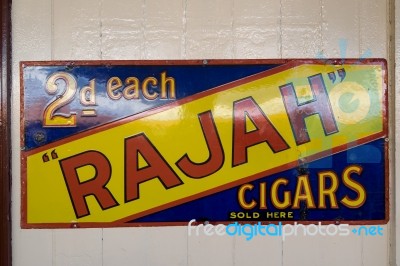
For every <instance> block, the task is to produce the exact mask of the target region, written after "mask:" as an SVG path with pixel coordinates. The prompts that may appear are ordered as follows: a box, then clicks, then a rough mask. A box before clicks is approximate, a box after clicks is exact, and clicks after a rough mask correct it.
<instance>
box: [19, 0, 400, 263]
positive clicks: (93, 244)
mask: <svg viewBox="0 0 400 266" xmlns="http://www.w3.org/2000/svg"><path fill="white" fill-rule="evenodd" d="M388 1H389V0H335V1H332V0H302V1H301V0H14V1H13V6H12V22H13V32H12V34H13V88H12V89H13V94H12V108H13V110H12V112H13V114H12V123H13V125H12V136H13V139H12V145H13V158H12V173H13V188H12V194H13V196H12V200H13V205H12V219H13V233H12V237H13V242H12V247H13V265H16V266H20V265H21V266H25V265H35V266H36V265H38V266H47V265H96V266H97V265H110V266H111V265H115V266H119V265H190V266H192V265H207V266H211V265H218V266H220V265H285V266H287V265H318V266H319V265H371V266H379V265H389V263H390V262H391V260H393V262H392V265H394V259H395V257H396V256H395V255H394V253H393V251H394V250H395V248H394V243H395V241H394V239H392V238H393V237H392V236H393V235H395V233H394V231H393V230H392V228H394V217H392V218H391V223H390V224H388V225H385V226H384V233H385V234H384V236H383V237H358V236H349V237H345V238H344V237H319V238H317V237H307V238H306V237H297V238H294V237H292V238H289V239H286V240H285V241H283V240H282V239H281V238H271V237H270V238H261V237H256V238H254V239H253V240H251V241H245V240H244V239H243V238H240V237H237V238H236V237H235V238H232V237H224V238H221V237H205V236H203V237H193V236H192V237H188V236H187V228H186V227H184V226H182V227H151V228H115V229H76V230H61V229H57V230H21V229H20V225H19V220H20V174H19V173H20V162H19V156H20V154H19V149H18V147H19V146H20V144H19V132H20V131H19V126H20V125H19V122H20V119H19V102H20V101H19V100H20V98H19V97H20V90H19V68H18V64H19V61H22V60H74V59H79V60H83V59H85V60H86V59H87V60H99V59H211V58H219V59H226V58H227V59H235V58H263V59H266V58H305V57H306V58H315V57H317V55H318V54H323V55H324V56H325V57H356V58H357V57H360V56H363V55H368V56H370V57H371V56H372V57H380V58H388V53H389V50H388V42H389V41H388V40H389V38H388V35H389V23H388V15H389V9H388V6H389V4H388ZM399 25H400V24H399ZM398 35H400V34H398ZM399 43H400V41H399ZM397 57H398V58H399V55H397ZM399 82H400V80H398V83H399ZM396 91H397V94H396V95H399V93H400V89H398V88H397V90H396ZM391 95H393V94H392V92H391ZM397 106H398V107H399V108H398V110H400V103H399V102H398V104H397ZM392 114H393V112H392ZM399 117H400V116H398V117H397V121H398V122H397V123H396V125H400V122H399V121H400V118H399ZM393 128H394V126H392V129H391V130H393ZM397 128H398V129H400V127H399V126H397ZM391 132H393V131H391ZM398 132H400V130H398ZM396 138H397V139H399V138H400V134H399V133H397V135H396ZM393 143H394V142H393V141H392V144H393ZM391 149H394V146H393V145H392V146H391ZM391 160H392V162H394V159H393V158H391ZM399 161H400V160H398V161H397V163H399ZM398 176H399V177H400V175H399V174H398ZM390 179H391V187H392V186H393V185H394V183H393V180H394V174H393V173H392V175H391V177H390ZM398 187H399V188H400V185H398ZM398 191H400V189H398ZM391 197H394V196H393V195H392V196H391ZM393 206H394V205H391V207H392V209H393V208H394V207H393ZM398 211H399V210H398ZM392 215H394V211H392Z"/></svg>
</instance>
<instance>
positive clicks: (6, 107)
mask: <svg viewBox="0 0 400 266" xmlns="http://www.w3.org/2000/svg"><path fill="white" fill-rule="evenodd" d="M0 14H1V15H0V20H1V25H2V27H1V37H0V38H1V53H0V58H1V88H0V90H1V92H0V139H1V143H0V154H1V159H0V169H1V170H0V171H1V172H0V247H1V249H0V265H4V266H7V265H11V175H10V173H11V172H10V162H11V158H10V155H11V152H10V149H11V145H10V138H11V136H10V125H11V121H10V114H11V110H10V96H11V43H10V41H11V19H10V18H11V1H10V0H2V1H1V13H0Z"/></svg>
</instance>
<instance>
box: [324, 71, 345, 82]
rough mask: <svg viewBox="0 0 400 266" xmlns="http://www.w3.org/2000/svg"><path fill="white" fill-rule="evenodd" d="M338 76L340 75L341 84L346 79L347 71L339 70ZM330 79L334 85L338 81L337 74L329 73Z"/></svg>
mask: <svg viewBox="0 0 400 266" xmlns="http://www.w3.org/2000/svg"><path fill="white" fill-rule="evenodd" d="M337 74H338V76H339V78H340V82H342V81H343V80H344V78H345V77H346V70H344V68H342V69H338V70H337ZM328 77H329V79H330V80H331V81H332V83H335V81H336V74H335V72H333V71H332V72H329V73H328Z"/></svg>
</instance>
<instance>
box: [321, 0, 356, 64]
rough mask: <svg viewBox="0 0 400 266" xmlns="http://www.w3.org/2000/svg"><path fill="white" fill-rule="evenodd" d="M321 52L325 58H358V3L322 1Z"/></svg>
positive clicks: (341, 0) (340, 0)
mask: <svg viewBox="0 0 400 266" xmlns="http://www.w3.org/2000/svg"><path fill="white" fill-rule="evenodd" d="M322 20H323V22H322V45H323V46H322V50H321V52H322V53H323V55H324V56H325V57H328V58H329V57H330V58H333V57H335V58H358V57H359V56H360V49H359V48H360V38H359V34H360V30H359V23H360V21H359V7H358V1H346V0H338V1H329V0H322Z"/></svg>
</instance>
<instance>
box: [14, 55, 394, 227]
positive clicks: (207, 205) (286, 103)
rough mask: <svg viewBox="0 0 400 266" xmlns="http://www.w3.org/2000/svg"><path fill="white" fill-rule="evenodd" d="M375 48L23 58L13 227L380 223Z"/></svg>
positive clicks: (380, 127) (381, 111)
mask: <svg viewBox="0 0 400 266" xmlns="http://www.w3.org/2000/svg"><path fill="white" fill-rule="evenodd" d="M386 77H387V70H386V61H385V60H383V59H368V60H364V61H356V60H324V61H321V60H301V59H297V60H215V61H212V60H210V61H206V60H204V61H197V60H193V61H75V62H59V61H49V62H21V167H22V207H21V208H22V222H21V226H22V227H23V228H65V227H113V226H138V225H140V226H146V225H149V226H150V225H184V224H187V223H188V221H190V220H192V219H196V221H209V222H213V223H214V222H223V223H229V222H231V221H261V222H265V223H269V222H276V221H284V222H295V221H303V222H313V221H321V222H326V223H332V222H336V223H338V222H342V221H343V222H346V223H355V224H357V223H367V222H368V223H375V224H379V223H385V222H386V221H387V218H388V156H387V146H388V143H387V142H388V133H387V115H388V114H387V84H386V82H387V78H386Z"/></svg>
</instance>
